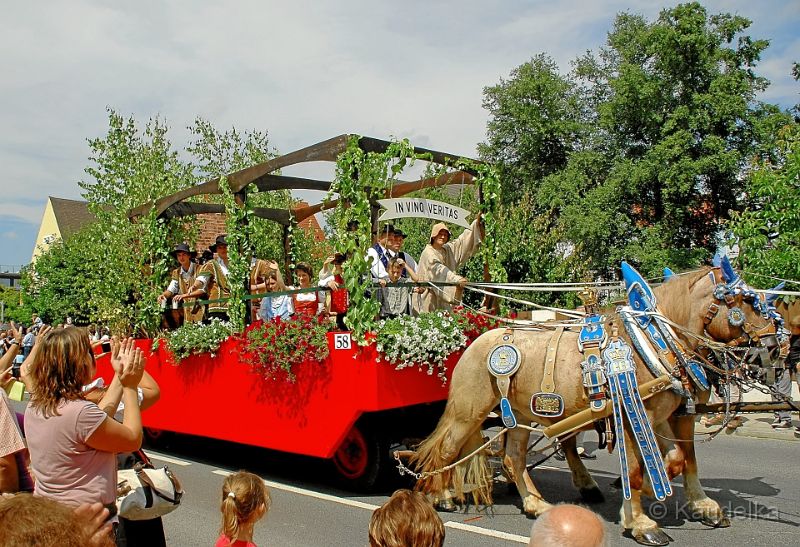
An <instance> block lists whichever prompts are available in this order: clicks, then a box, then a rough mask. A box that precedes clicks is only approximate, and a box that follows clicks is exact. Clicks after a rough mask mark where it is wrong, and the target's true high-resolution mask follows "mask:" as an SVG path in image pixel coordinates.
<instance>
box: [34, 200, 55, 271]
mask: <svg viewBox="0 0 800 547" xmlns="http://www.w3.org/2000/svg"><path fill="white" fill-rule="evenodd" d="M60 238H61V230H59V229H58V222H56V215H55V213H54V212H53V204H52V203H51V202H50V198H47V206H46V207H45V208H44V215H43V216H42V223H41V224H40V225H39V234H38V235H37V236H36V242H35V243H34V245H33V254H32V255H31V263H34V262H36V257H38V256H39V255H40V254H42V253H43V252H44V251H46V250H47V249H49V248H50V245H51V244H52V243H53V241H55V240H56V239H60Z"/></svg>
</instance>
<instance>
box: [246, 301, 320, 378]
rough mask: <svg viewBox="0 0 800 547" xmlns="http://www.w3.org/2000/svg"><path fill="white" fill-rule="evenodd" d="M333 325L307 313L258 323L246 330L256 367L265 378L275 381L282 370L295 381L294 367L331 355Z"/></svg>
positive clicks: (286, 376) (254, 366)
mask: <svg viewBox="0 0 800 547" xmlns="http://www.w3.org/2000/svg"><path fill="white" fill-rule="evenodd" d="M332 326H333V324H332V323H331V322H330V321H327V320H325V319H324V318H322V317H321V316H313V317H312V316H308V315H304V314H300V315H298V316H295V317H292V318H290V319H287V320H282V319H280V318H276V319H274V320H272V321H266V322H263V323H261V324H259V325H258V326H257V327H255V328H253V329H252V330H250V331H249V332H248V333H247V351H248V352H250V353H252V354H253V356H254V357H255V363H253V364H252V366H253V368H254V370H255V371H256V372H258V373H259V374H260V375H261V376H262V377H263V378H266V379H270V380H274V379H276V378H277V377H278V375H279V373H281V375H285V378H286V379H287V380H288V381H289V382H294V381H295V379H296V376H295V372H294V367H296V366H298V365H300V364H302V363H304V362H309V361H312V362H316V363H321V362H323V361H324V360H325V359H327V358H328V355H329V354H330V350H329V349H328V336H327V333H328V330H329V329H330V328H331V327H332ZM251 362H252V361H251V360H250V359H248V363H251Z"/></svg>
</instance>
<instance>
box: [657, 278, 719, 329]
mask: <svg viewBox="0 0 800 547" xmlns="http://www.w3.org/2000/svg"><path fill="white" fill-rule="evenodd" d="M712 270H713V268H712V267H711V266H705V267H703V268H701V269H700V270H699V271H697V272H690V273H686V274H678V275H674V276H672V277H671V278H669V279H668V280H667V281H666V282H664V283H662V284H661V285H659V286H658V287H656V288H655V289H654V290H653V292H654V293H655V295H656V299H657V300H658V307H659V308H660V309H661V311H662V312H663V313H664V314H665V315H667V316H668V317H670V318H671V319H672V320H673V321H676V322H678V323H685V322H686V320H687V319H688V316H689V313H690V311H691V307H692V304H693V302H692V299H691V298H690V297H689V293H691V292H692V289H693V288H694V286H695V285H696V284H697V283H698V282H700V281H702V280H703V279H704V278H705V277H706V276H707V275H708V272H710V271H712Z"/></svg>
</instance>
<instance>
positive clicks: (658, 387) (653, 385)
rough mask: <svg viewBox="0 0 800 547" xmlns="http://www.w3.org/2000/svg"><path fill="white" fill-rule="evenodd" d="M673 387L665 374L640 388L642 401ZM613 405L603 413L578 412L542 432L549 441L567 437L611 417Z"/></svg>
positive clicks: (607, 407)
mask: <svg viewBox="0 0 800 547" xmlns="http://www.w3.org/2000/svg"><path fill="white" fill-rule="evenodd" d="M670 387H672V383H671V382H670V376H669V375H668V374H663V375H661V376H659V377H658V378H656V379H655V380H650V381H649V382H645V383H644V384H642V385H640V386H639V396H640V397H641V398H642V400H643V401H644V400H647V399H649V398H650V397H652V396H653V395H655V394H656V393H660V392H662V391H666V390H667V389H669V388H670ZM611 410H612V405H610V404H608V405H606V407H605V409H604V410H603V412H592V411H591V409H588V408H587V409H584V410H581V411H580V412H578V413H577V414H573V415H572V416H569V417H568V418H564V419H563V420H561V421H560V422H558V423H555V424H553V425H551V426H549V427H546V428H544V430H543V431H542V432H543V433H544V435H545V437H547V438H548V439H552V438H553V437H560V436H561V435H566V434H567V433H572V432H573V431H575V430H577V429H580V428H581V427H583V426H585V425H586V424H589V423H591V422H593V421H595V420H597V419H598V418H605V417H607V416H610V415H611Z"/></svg>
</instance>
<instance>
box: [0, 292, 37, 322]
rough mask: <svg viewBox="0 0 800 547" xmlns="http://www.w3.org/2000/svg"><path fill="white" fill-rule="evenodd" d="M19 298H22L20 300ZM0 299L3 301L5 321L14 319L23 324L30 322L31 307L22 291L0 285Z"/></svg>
mask: <svg viewBox="0 0 800 547" xmlns="http://www.w3.org/2000/svg"><path fill="white" fill-rule="evenodd" d="M20 298H22V300H21V301H20ZM0 301H2V302H5V308H4V309H5V311H4V320H5V322H6V323H8V322H9V321H14V322H15V323H20V324H23V325H28V324H29V323H30V322H31V314H32V313H33V309H32V308H31V307H30V303H29V302H28V300H27V299H26V298H25V297H24V291H20V290H19V288H13V289H12V288H11V287H4V286H2V285H0Z"/></svg>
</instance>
